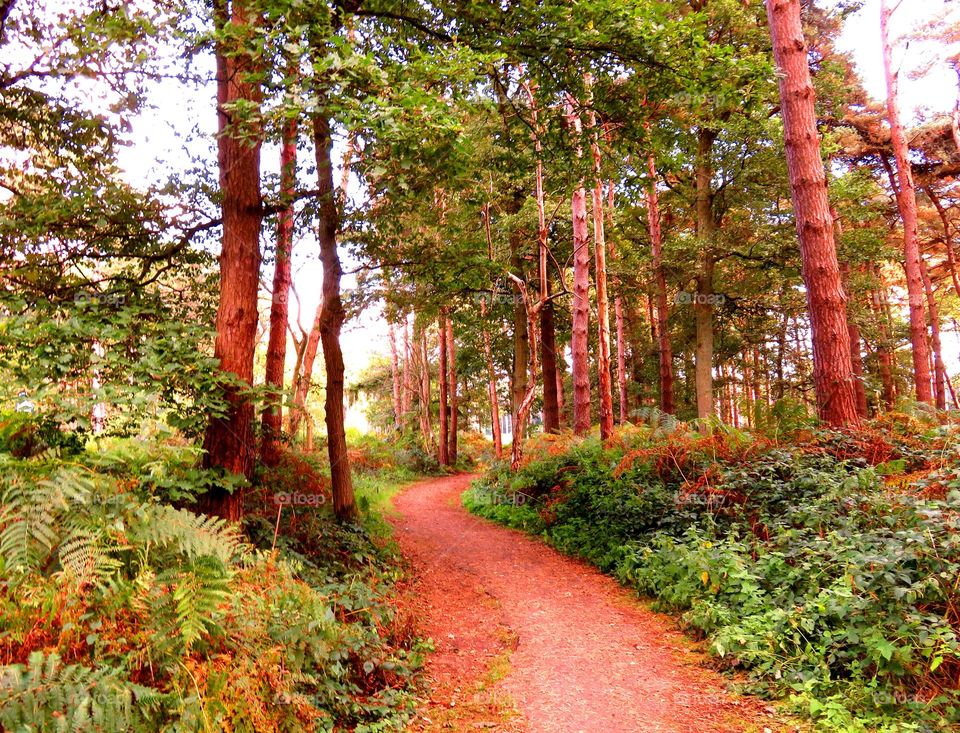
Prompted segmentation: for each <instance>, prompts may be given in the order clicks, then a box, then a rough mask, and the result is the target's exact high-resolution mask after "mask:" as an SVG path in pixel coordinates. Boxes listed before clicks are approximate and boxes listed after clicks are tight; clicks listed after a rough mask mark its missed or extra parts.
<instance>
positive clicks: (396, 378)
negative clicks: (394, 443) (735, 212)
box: [387, 321, 403, 432]
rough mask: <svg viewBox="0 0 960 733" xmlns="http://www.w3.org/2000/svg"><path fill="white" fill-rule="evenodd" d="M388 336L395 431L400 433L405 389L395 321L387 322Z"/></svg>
mask: <svg viewBox="0 0 960 733" xmlns="http://www.w3.org/2000/svg"><path fill="white" fill-rule="evenodd" d="M387 334H388V336H389V337H390V381H391V382H392V386H393V429H394V430H396V431H397V432H400V430H401V428H402V427H403V399H402V390H403V387H402V384H401V382H400V357H399V355H398V353H397V332H396V329H395V328H394V327H393V321H387Z"/></svg>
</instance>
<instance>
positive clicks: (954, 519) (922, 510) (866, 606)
mask: <svg viewBox="0 0 960 733" xmlns="http://www.w3.org/2000/svg"><path fill="white" fill-rule="evenodd" d="M776 437H777V436H774V437H766V436H764V435H761V434H751V433H748V432H745V431H739V430H734V429H731V428H725V427H723V426H718V425H714V426H713V430H712V431H711V432H709V433H702V432H697V431H693V430H690V429H688V428H686V427H685V426H683V425H676V424H670V425H664V424H662V423H661V421H659V420H657V421H650V422H648V423H647V424H645V425H641V426H628V427H626V428H624V429H622V430H621V431H619V432H618V433H617V434H616V435H615V436H614V438H613V439H612V440H610V441H608V443H607V444H606V445H602V444H601V443H600V442H599V441H598V440H597V439H595V438H588V439H584V440H580V439H575V438H573V437H572V436H570V435H568V434H564V435H560V436H549V437H546V438H540V439H538V440H535V441H532V442H531V443H532V444H531V445H529V446H528V447H527V450H526V454H527V456H528V458H527V461H526V462H525V464H524V465H523V466H522V467H521V468H520V470H519V471H517V472H516V473H513V472H511V471H510V470H509V468H508V467H506V466H497V467H495V468H494V469H492V470H491V471H490V472H489V473H488V474H487V475H486V476H485V478H483V479H482V480H480V481H477V482H476V483H475V484H474V486H473V487H472V488H471V490H470V491H469V492H467V494H465V496H464V501H465V504H466V505H467V506H468V507H469V508H470V509H471V510H472V511H474V512H475V513H477V514H480V515H482V516H486V517H489V518H492V519H494V520H497V521H499V522H502V523H504V524H507V525H509V526H513V527H516V528H519V529H523V530H526V531H528V532H532V533H535V534H541V535H542V536H543V537H545V538H546V540H547V541H548V542H550V543H551V544H553V545H554V546H556V547H557V548H558V549H560V550H562V551H564V552H567V553H570V554H573V555H577V556H580V557H583V558H585V559H587V560H589V561H590V562H592V563H594V564H596V565H597V566H598V567H600V568H601V569H602V570H604V571H605V572H608V573H611V574H613V575H615V576H616V577H617V578H618V579H619V580H620V581H621V582H622V583H624V584H626V585H628V586H630V587H633V588H635V589H636V590H637V591H638V592H639V593H641V594H643V595H645V596H648V597H651V598H653V599H655V607H656V608H658V609H660V610H664V611H668V612H671V613H675V614H677V615H678V616H679V618H680V620H681V622H682V624H683V625H684V626H685V627H686V628H687V629H688V630H689V631H690V632H691V633H692V634H693V635H695V636H697V637H699V638H701V639H703V640H705V642H706V644H707V646H708V648H709V650H710V651H711V653H712V654H713V656H714V658H715V660H716V663H717V664H718V665H719V666H721V667H725V668H730V669H739V670H742V671H744V672H745V673H747V675H748V679H749V680H750V683H749V685H748V687H749V689H750V691H751V692H754V693H758V694H762V695H767V696H770V697H778V698H782V699H785V700H787V701H788V702H789V703H790V704H792V706H793V707H794V708H796V709H797V710H799V711H800V712H802V713H804V714H806V715H808V716H810V717H811V718H813V719H814V720H815V721H816V726H817V728H818V729H819V730H835V731H851V732H853V731H942V730H947V729H953V728H956V727H958V723H960V704H958V703H960V700H958V694H957V686H958V685H957V679H958V674H960V642H958V638H957V633H958V629H960V593H958V584H960V451H958V443H957V435H956V433H954V432H952V431H951V430H949V429H947V428H943V427H940V426H938V425H936V424H935V423H932V422H923V421H921V420H918V419H917V418H914V417H909V416H907V415H890V416H886V417H884V418H882V419H881V420H879V421H877V422H875V423H872V424H871V425H869V426H867V427H865V428H864V429H863V430H861V431H858V432H856V433H851V432H835V431H824V430H814V429H811V428H809V427H808V426H799V427H798V428H797V430H796V431H794V432H793V433H792V434H791V435H790V443H789V444H780V443H779V442H778V440H777V439H776Z"/></svg>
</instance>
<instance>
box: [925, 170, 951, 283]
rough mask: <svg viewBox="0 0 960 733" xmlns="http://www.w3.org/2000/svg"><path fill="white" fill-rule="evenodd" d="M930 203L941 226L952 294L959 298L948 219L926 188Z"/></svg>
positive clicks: (938, 202) (937, 199)
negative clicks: (951, 281)
mask: <svg viewBox="0 0 960 733" xmlns="http://www.w3.org/2000/svg"><path fill="white" fill-rule="evenodd" d="M924 193H926V194H927V198H928V199H930V203H932V204H933V207H934V208H935V209H936V210H937V215H938V216H939V217H940V223H941V224H942V225H943V246H944V249H945V250H946V253H947V264H948V265H949V266H950V277H951V279H952V280H953V292H954V293H956V294H957V296H958V297H960V275H958V273H957V260H956V255H955V253H954V251H953V236H952V235H951V234H950V219H949V218H948V217H947V211H946V209H944V208H943V204H942V203H941V202H940V199H939V197H938V196H937V195H936V194H935V193H934V192H933V189H932V188H930V187H927V188H925V189H924Z"/></svg>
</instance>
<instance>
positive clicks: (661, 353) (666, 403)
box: [647, 155, 676, 415]
mask: <svg viewBox="0 0 960 733" xmlns="http://www.w3.org/2000/svg"><path fill="white" fill-rule="evenodd" d="M647 170H648V172H649V174H650V186H649V187H648V189H647V225H648V227H649V229H650V245H651V249H652V251H653V271H654V278H655V280H656V290H657V298H656V323H657V329H656V330H657V354H658V360H659V366H660V371H659V374H660V409H661V410H662V411H663V412H666V413H669V414H671V415H672V414H673V412H674V410H675V409H676V408H675V406H674V403H673V347H672V345H671V343H670V325H669V323H668V321H667V317H668V313H669V307H670V306H669V303H668V302H667V278H666V275H665V274H664V270H663V234H662V230H661V228H660V197H659V195H658V194H657V168H656V164H655V162H654V160H653V156H652V155H651V156H649V157H648V158H647Z"/></svg>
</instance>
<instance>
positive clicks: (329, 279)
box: [313, 113, 358, 522]
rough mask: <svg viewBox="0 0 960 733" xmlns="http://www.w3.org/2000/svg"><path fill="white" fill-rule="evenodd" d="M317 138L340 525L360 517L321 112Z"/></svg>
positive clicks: (324, 319)
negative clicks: (346, 404) (349, 438)
mask: <svg viewBox="0 0 960 733" xmlns="http://www.w3.org/2000/svg"><path fill="white" fill-rule="evenodd" d="M313 139H314V145H315V147H316V151H315V152H316V158H317V203H318V221H317V224H318V226H317V230H318V237H317V239H318V241H319V244H320V264H321V265H322V267H323V281H322V284H321V298H322V300H321V303H322V306H321V314H320V324H319V325H320V343H321V345H322V347H323V364H324V367H325V369H326V399H325V401H324V416H325V421H326V425H327V455H328V456H329V459H330V482H331V484H332V491H333V512H334V515H335V516H336V518H337V519H338V520H339V521H341V522H352V521H355V520H356V518H357V516H358V515H357V507H356V503H355V501H354V496H353V478H352V477H351V475H350V457H349V455H348V453H347V435H346V429H345V426H344V418H345V415H344V405H343V380H344V377H343V372H344V365H343V352H342V350H341V348H340V330H341V328H342V327H343V322H344V319H345V318H346V312H345V311H344V308H343V301H342V300H341V298H340V277H341V275H342V270H341V267H340V255H339V253H338V252H337V230H338V229H339V226H340V215H339V212H338V211H337V202H336V199H335V198H334V195H335V188H334V185H333V163H332V160H331V157H330V152H331V149H332V148H333V138H332V136H331V134H330V122H329V120H328V119H327V118H326V117H325V116H324V115H323V114H322V113H321V114H315V115H314V117H313Z"/></svg>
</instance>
